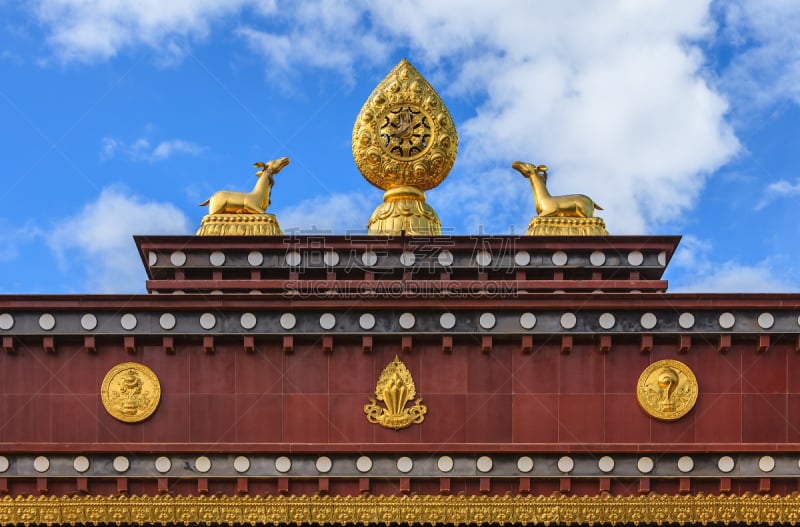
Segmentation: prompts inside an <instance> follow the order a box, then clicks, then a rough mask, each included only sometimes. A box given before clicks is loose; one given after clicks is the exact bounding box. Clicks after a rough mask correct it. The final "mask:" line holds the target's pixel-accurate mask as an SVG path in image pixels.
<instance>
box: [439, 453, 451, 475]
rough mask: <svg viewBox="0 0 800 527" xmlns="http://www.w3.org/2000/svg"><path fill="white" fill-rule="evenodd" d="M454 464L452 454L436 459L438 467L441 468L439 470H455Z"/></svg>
mask: <svg viewBox="0 0 800 527" xmlns="http://www.w3.org/2000/svg"><path fill="white" fill-rule="evenodd" d="M453 466H454V463H453V458H451V457H450V456H441V457H440V458H439V459H437V460H436V468H438V469H439V472H450V471H451V470H453Z"/></svg>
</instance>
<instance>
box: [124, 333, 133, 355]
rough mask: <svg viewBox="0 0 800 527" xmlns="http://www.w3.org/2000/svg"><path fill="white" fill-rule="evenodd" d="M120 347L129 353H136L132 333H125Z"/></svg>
mask: <svg viewBox="0 0 800 527" xmlns="http://www.w3.org/2000/svg"><path fill="white" fill-rule="evenodd" d="M122 347H123V348H125V351H126V352H128V353H130V354H134V353H136V338H135V337H134V336H133V335H125V336H124V337H122Z"/></svg>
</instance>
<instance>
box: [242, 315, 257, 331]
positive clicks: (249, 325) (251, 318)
mask: <svg viewBox="0 0 800 527" xmlns="http://www.w3.org/2000/svg"><path fill="white" fill-rule="evenodd" d="M256 322H258V321H257V320H256V316H255V315H254V314H252V313H242V316H241V317H240V318H239V323H240V324H241V325H242V327H243V328H244V329H253V328H254V327H256Z"/></svg>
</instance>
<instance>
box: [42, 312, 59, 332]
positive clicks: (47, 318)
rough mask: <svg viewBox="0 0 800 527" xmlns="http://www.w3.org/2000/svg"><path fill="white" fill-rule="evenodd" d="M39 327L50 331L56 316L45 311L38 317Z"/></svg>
mask: <svg viewBox="0 0 800 527" xmlns="http://www.w3.org/2000/svg"><path fill="white" fill-rule="evenodd" d="M39 327H40V328H42V329H43V330H45V331H50V330H51V329H53V328H54V327H56V317H54V316H53V315H51V314H50V313H45V314H43V315H42V316H40V317H39Z"/></svg>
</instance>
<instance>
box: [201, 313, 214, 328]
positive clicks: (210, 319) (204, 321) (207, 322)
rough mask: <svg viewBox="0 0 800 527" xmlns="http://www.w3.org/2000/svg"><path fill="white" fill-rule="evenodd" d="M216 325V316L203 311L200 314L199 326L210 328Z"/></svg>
mask: <svg viewBox="0 0 800 527" xmlns="http://www.w3.org/2000/svg"><path fill="white" fill-rule="evenodd" d="M216 325H217V317H215V316H214V315H213V314H212V313H203V314H202V315H200V327H201V328H203V329H211V328H213V327H214V326H216Z"/></svg>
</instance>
